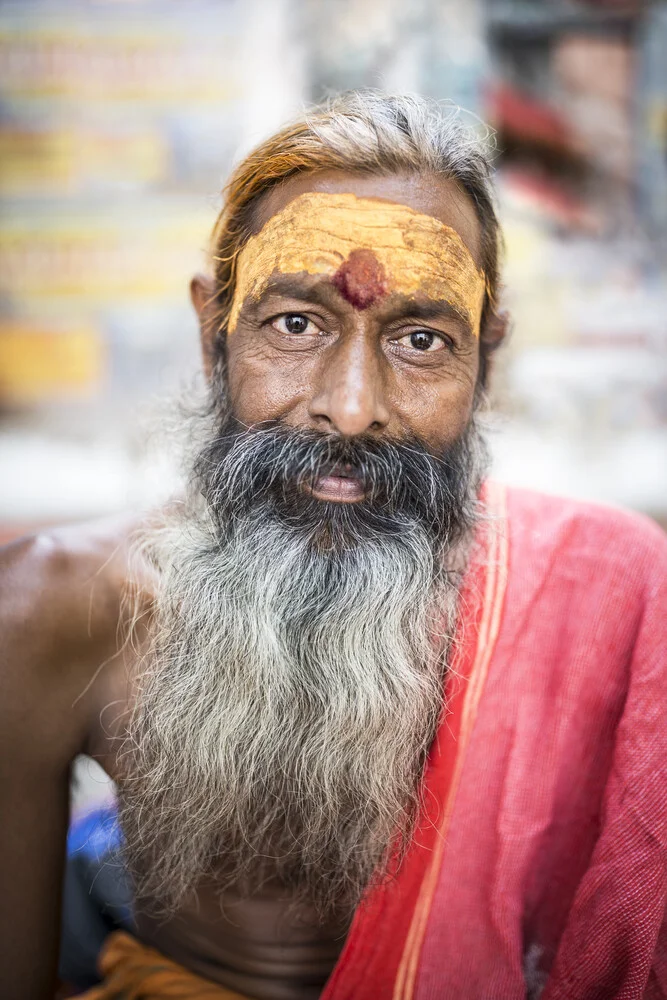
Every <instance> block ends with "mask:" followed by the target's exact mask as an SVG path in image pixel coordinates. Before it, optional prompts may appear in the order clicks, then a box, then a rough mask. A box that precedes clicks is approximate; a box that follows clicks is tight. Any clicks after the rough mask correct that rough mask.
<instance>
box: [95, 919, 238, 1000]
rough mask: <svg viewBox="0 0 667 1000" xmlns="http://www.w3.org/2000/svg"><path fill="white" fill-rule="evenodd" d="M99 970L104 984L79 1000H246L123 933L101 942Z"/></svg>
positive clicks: (120, 932) (116, 933)
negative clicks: (166, 999) (102, 943)
mask: <svg viewBox="0 0 667 1000" xmlns="http://www.w3.org/2000/svg"><path fill="white" fill-rule="evenodd" d="M99 968H100V972H101V974H102V976H103V977H104V981H103V982H102V983H101V984H100V985H99V986H94V987H93V988H92V989H91V990H88V991H87V992H86V993H83V994H81V995H80V997H79V1000H163V998H168V1000H248V998H247V997H244V996H242V995H241V994H240V993H235V992H234V990H228V989H226V987H224V986H218V985H217V984H216V983H212V982H210V981H209V980H208V979H202V977H201V976H197V975H195V973H194V972H188V970H187V969H184V968H183V966H181V965H178V964H177V963H176V962H172V961H171V959H169V958H165V957H164V955H161V954H160V952H159V951H155V949H154V948H149V947H148V946H147V945H145V944H142V943H141V941H137V939H136V938H134V937H132V936H131V935H130V934H125V933H124V932H123V931H116V932H115V933H114V934H110V935H109V937H108V938H107V940H106V941H105V944H104V947H103V949H102V952H101V954H100V958H99Z"/></svg>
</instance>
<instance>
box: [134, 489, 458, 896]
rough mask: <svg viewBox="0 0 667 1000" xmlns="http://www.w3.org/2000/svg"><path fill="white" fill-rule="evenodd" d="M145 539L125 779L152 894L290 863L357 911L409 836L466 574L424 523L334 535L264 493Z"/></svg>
mask: <svg viewBox="0 0 667 1000" xmlns="http://www.w3.org/2000/svg"><path fill="white" fill-rule="evenodd" d="M476 485H477V483H476V482H473V481H471V483H470V490H471V494H473V491H474V489H475V487H476ZM473 496H474V494H473ZM146 548H147V549H148V552H149V555H150V557H151V559H152V560H153V561H154V562H155V563H156V564H157V566H158V567H159V571H160V582H159V589H158V593H157V595H156V601H155V612H154V618H153V622H152V626H151V633H152V641H151V644H150V649H149V651H148V653H147V654H146V656H145V658H144V660H143V662H142V664H141V669H140V670H139V673H138V677H137V685H138V689H137V692H136V700H135V708H134V712H133V715H132V717H131V720H130V723H129V728H128V736H127V741H126V746H125V754H124V759H125V762H126V768H125V771H126V775H125V778H124V780H123V781H122V783H121V791H120V816H121V824H122V827H123V830H124V835H125V843H126V856H127V859H128V864H129V867H130V870H131V872H132V874H133V876H134V878H135V880H136V890H137V895H138V897H139V898H140V899H141V900H143V901H151V902H150V905H151V906H153V907H156V908H159V909H161V910H162V911H164V912H172V911H173V910H175V909H176V908H177V907H179V906H180V905H181V904H183V903H184V902H186V901H187V899H188V897H189V896H190V895H191V894H192V893H193V891H194V890H195V889H196V887H197V885H198V883H200V882H201V881H202V880H204V879H209V878H210V879H214V880H215V883H216V885H217V886H218V887H219V888H220V889H221V890H223V889H225V888H232V887H233V888H234V889H235V891H240V892H243V893H249V892H252V891H254V890H255V889H257V888H258V887H260V886H261V885H262V884H263V883H264V882H265V881H266V880H267V879H272V880H277V881H278V882H279V883H280V884H282V885H283V886H285V888H286V889H288V890H289V892H290V893H291V895H292V897H293V898H294V899H295V900H297V901H298V900H303V901H307V902H308V903H309V904H311V905H314V906H315V907H316V908H317V909H318V910H319V911H320V912H321V913H322V914H324V913H327V912H330V911H333V910H336V911H340V910H345V909H350V910H351V909H352V908H353V907H354V906H355V905H356V904H357V903H358V902H359V900H360V898H361V896H362V895H363V893H364V890H366V889H367V888H369V887H370V886H373V885H375V884H376V883H377V882H378V881H380V880H382V879H384V878H387V877H389V876H391V874H392V873H393V872H394V871H395V870H396V868H397V866H398V865H399V864H400V861H401V858H402V856H403V854H404V852H405V850H406V848H407V846H408V845H409V842H410V837H411V832H412V830H413V827H414V822H415V819H416V816H417V813H418V810H419V804H420V790H419V789H420V776H421V773H422V770H423V765H424V761H425V758H426V755H427V752H428V749H429V746H430V744H431V742H432V739H433V736H434V732H435V728H436V725H437V721H438V717H439V714H440V711H441V709H442V704H443V697H442V693H443V673H444V668H445V662H446V657H447V651H448V648H449V644H450V636H451V633H452V630H453V625H454V620H455V614H456V604H457V581H458V574H457V573H456V572H453V571H452V567H451V565H450V566H449V568H448V567H447V566H446V565H444V564H443V559H442V550H441V549H439V548H438V547H437V546H435V545H434V543H433V538H432V537H431V536H430V535H429V533H428V532H427V531H426V530H425V529H423V528H422V527H421V526H420V525H419V524H417V523H413V524H410V525H406V526H404V527H403V529H402V530H401V532H400V533H399V534H390V535H387V537H373V538H370V539H369V540H367V541H360V542H359V543H358V544H356V545H354V546H353V547H350V548H347V549H343V550H341V551H338V552H332V551H330V550H326V549H322V548H320V547H318V546H317V545H313V544H312V539H309V538H308V537H307V536H306V535H305V534H304V532H303V531H301V530H299V527H298V525H289V524H285V523H284V522H282V521H280V520H279V519H276V518H274V517H272V516H270V514H269V513H267V511H265V510H264V509H263V508H262V506H261V505H259V507H258V509H255V510H254V511H253V513H252V514H250V515H248V517H247V518H246V519H245V520H243V521H240V522H239V523H238V524H237V525H235V530H234V531H233V532H232V533H231V534H230V536H229V537H228V538H226V539H225V540H224V542H221V540H220V536H219V533H218V532H217V531H216V528H215V524H214V520H213V518H212V517H211V515H210V512H209V511H208V510H207V508H206V507H205V505H203V504H202V503H201V502H200V498H199V499H198V500H195V499H192V500H190V501H189V502H188V504H187V505H186V507H185V508H184V509H183V510H182V511H181V513H179V514H178V515H177V516H176V517H175V518H174V519H173V521H172V523H171V524H167V525H166V526H165V527H163V528H162V529H161V530H159V531H154V532H153V534H152V536H151V537H150V538H149V539H148V540H147V543H146ZM449 555H450V557H451V556H452V554H451V553H450V554H449ZM450 562H451V559H450Z"/></svg>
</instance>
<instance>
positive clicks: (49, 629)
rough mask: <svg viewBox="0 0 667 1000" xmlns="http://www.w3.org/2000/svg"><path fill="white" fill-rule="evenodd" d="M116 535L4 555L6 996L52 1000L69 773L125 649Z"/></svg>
mask: <svg viewBox="0 0 667 1000" xmlns="http://www.w3.org/2000/svg"><path fill="white" fill-rule="evenodd" d="M118 550H119V536H118V534H116V535H115V536H114V535H113V534H107V536H106V538H105V537H104V535H100V534H99V533H98V534H95V533H93V534H92V535H91V534H90V533H89V532H87V530H86V529H85V528H81V529H79V530H78V533H77V529H67V530H66V531H64V532H63V533H51V534H49V535H45V536H38V537H34V538H28V539H24V540H21V541H19V542H16V543H14V544H12V545H9V546H7V547H5V548H4V549H0V741H1V746H0V810H1V816H2V819H1V821H0V885H1V886H2V889H1V892H0V940H1V941H2V954H1V955H0V996H2V997H3V1000H46V998H51V997H52V996H53V991H54V986H55V974H56V966H57V957H58V942H59V928H60V900H61V883H62V876H63V866H64V858H65V838H66V832H67V819H68V792H69V771H70V765H71V762H72V759H73V758H74V756H75V755H76V754H77V753H79V752H81V751H82V750H83V749H84V747H85V746H86V743H87V740H88V737H89V733H90V730H91V725H93V722H92V715H93V713H94V709H95V701H94V692H93V691H92V690H91V689H92V688H93V687H94V685H92V684H91V681H92V679H93V678H94V676H95V672H96V671H97V669H98V668H99V666H100V664H102V663H104V662H105V660H107V659H109V658H113V656H114V653H115V652H116V645H117V626H118V615H119V599H120V590H121V587H120V579H121V576H122V574H121V573H119V571H118V556H117V553H118Z"/></svg>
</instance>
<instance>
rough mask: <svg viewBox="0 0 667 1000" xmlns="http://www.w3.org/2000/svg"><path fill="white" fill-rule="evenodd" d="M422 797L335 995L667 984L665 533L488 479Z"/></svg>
mask: <svg viewBox="0 0 667 1000" xmlns="http://www.w3.org/2000/svg"><path fill="white" fill-rule="evenodd" d="M487 501H488V503H489V506H490V509H491V511H492V512H493V517H492V518H491V519H490V520H489V522H488V523H486V524H485V527H484V531H483V535H484V539H483V541H482V544H481V545H480V549H481V553H480V558H477V559H476V560H474V561H473V565H472V567H471V569H470V571H469V573H468V575H467V579H466V582H465V585H464V590H463V597H462V614H461V625H460V626H459V635H458V639H457V643H456V647H455V654H454V659H453V663H452V667H451V669H450V671H449V679H448V682H447V692H446V705H447V711H446V713H445V714H444V715H443V720H442V723H441V725H440V728H439V732H438V734H437V737H436V740H435V742H434V746H433V749H432V752H431V755H430V757H429V761H428V764H427V768H426V773H425V785H426V795H425V802H426V807H425V815H424V816H423V819H422V821H421V823H420V826H419V829H418V831H417V835H416V837H415V839H414V844H413V847H412V848H411V850H410V852H409V855H408V857H407V860H406V862H405V864H404V866H403V867H402V869H401V872H400V874H399V876H398V877H397V878H396V879H395V880H394V881H393V882H391V883H390V884H388V885H386V886H383V887H381V888H380V889H378V890H376V891H375V892H374V893H373V894H372V895H371V897H370V898H369V899H368V900H367V901H366V902H365V903H364V904H363V905H362V906H361V907H360V908H359V911H358V913H357V915H356V917H355V920H354V923H353V925H352V929H351V931H350V934H349V936H348V940H347V942H346V945H345V948H344V950H343V953H342V955H341V958H340V960H339V962H338V965H337V966H336V968H335V969H334V972H333V974H332V976H331V978H330V980H329V983H328V985H327V987H326V989H325V991H324V994H323V997H322V1000H440V998H442V1000H449V998H452V1000H515V998H516V1000H524V998H525V997H526V996H529V997H537V996H540V998H541V1000H614V998H615V1000H631V998H665V997H667V934H666V932H665V929H664V928H663V929H662V930H661V927H662V924H663V916H664V911H665V899H666V894H667V851H666V847H667V777H666V775H665V763H666V762H667V711H666V702H667V698H666V695H667V688H666V683H665V682H666V680H667V651H666V646H667V643H666V642H665V639H666V638H667V540H666V539H665V536H664V535H663V534H662V533H661V532H660V531H659V529H658V528H656V527H655V526H654V525H652V524H651V523H650V522H648V521H646V520H644V519H642V518H640V517H637V516H636V515H632V514H628V513H625V512H622V511H616V510H611V509H604V508H600V507H595V506H593V505H587V504H580V503H576V502H573V501H565V500H558V499H556V498H552V497H546V496H541V495H538V494H533V493H528V492H524V491H518V490H517V491H515V490H510V491H506V490H503V489H502V488H499V487H491V488H489V489H488V490H487Z"/></svg>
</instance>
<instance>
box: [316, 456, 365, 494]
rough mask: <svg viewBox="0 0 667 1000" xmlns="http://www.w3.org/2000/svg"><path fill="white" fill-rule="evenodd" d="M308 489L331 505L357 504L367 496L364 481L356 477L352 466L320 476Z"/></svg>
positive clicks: (335, 468)
mask: <svg viewBox="0 0 667 1000" xmlns="http://www.w3.org/2000/svg"><path fill="white" fill-rule="evenodd" d="M307 488H308V492H309V493H311V494H312V495H313V496H314V497H316V498H317V499H318V500H327V501H329V502H330V503H357V502H358V501H359V500H363V498H364V496H365V495H366V490H365V488H364V483H363V480H361V479H360V478H359V476H355V475H354V472H353V470H352V466H345V465H343V466H337V467H336V466H335V467H334V468H333V469H330V470H329V472H327V473H326V475H322V476H318V478H317V479H316V480H315V481H314V482H313V483H311V484H310V485H309V486H308V487H307Z"/></svg>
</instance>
